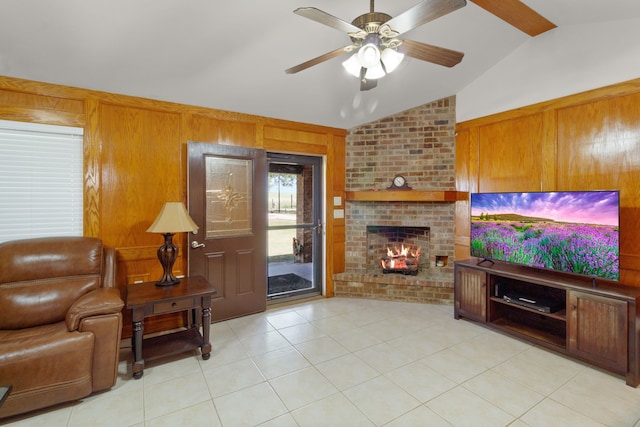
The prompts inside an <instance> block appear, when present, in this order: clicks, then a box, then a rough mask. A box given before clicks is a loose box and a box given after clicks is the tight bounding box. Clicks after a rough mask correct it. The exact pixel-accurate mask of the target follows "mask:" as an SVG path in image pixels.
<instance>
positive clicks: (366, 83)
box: [360, 67, 378, 92]
mask: <svg viewBox="0 0 640 427" xmlns="http://www.w3.org/2000/svg"><path fill="white" fill-rule="evenodd" d="M365 74H367V69H366V68H364V67H362V68H361V69H360V91H361V92H363V91H365V90H371V89H373V88H374V87H376V86H378V80H376V79H369V80H367V79H365V78H364V76H365Z"/></svg>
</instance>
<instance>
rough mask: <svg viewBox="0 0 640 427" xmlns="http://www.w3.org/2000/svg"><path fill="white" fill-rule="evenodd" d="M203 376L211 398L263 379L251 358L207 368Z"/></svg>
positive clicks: (257, 382)
mask: <svg viewBox="0 0 640 427" xmlns="http://www.w3.org/2000/svg"><path fill="white" fill-rule="evenodd" d="M204 377H205V380H206V381H207V385H208V387H209V393H210V394H211V397H213V398H216V397H218V396H223V395H225V394H229V393H233V392H234V391H238V390H241V389H243V388H245V387H249V386H252V385H255V384H259V383H261V382H264V381H265V377H264V376H263V375H262V372H260V370H259V369H258V367H257V366H256V365H255V363H254V362H253V360H251V359H242V360H239V361H238V362H235V363H229V364H228V365H223V366H219V367H217V368H214V369H208V370H207V371H206V372H205V375H204Z"/></svg>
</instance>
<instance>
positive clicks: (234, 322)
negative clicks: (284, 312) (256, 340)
mask: <svg viewBox="0 0 640 427" xmlns="http://www.w3.org/2000/svg"><path fill="white" fill-rule="evenodd" d="M227 323H228V324H229V327H230V328H231V329H232V330H233V332H234V333H235V334H236V336H237V337H238V338H239V339H242V338H246V337H249V336H251V335H257V334H264V333H265V332H270V331H274V330H275V328H274V327H273V326H271V324H270V323H269V322H267V319H265V318H264V313H259V314H252V315H250V316H244V317H238V318H236V319H231V320H227Z"/></svg>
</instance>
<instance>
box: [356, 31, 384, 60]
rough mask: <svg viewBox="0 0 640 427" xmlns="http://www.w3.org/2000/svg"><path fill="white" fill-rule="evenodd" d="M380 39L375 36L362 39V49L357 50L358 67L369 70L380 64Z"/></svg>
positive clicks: (370, 35)
mask: <svg viewBox="0 0 640 427" xmlns="http://www.w3.org/2000/svg"><path fill="white" fill-rule="evenodd" d="M379 46H380V37H378V36H377V35H376V34H369V35H368V36H367V38H365V39H364V42H363V43H362V47H361V48H360V49H359V50H358V59H359V60H360V65H362V66H363V67H365V68H370V67H373V66H375V65H376V64H378V63H380V47H379Z"/></svg>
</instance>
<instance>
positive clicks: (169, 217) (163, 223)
mask: <svg viewBox="0 0 640 427" xmlns="http://www.w3.org/2000/svg"><path fill="white" fill-rule="evenodd" d="M197 230H198V225H197V224H196V223H195V222H194V221H193V220H192V219H191V217H190V216H189V213H188V212H187V209H186V208H185V207H184V203H182V202H166V203H165V204H164V206H162V210H161V211H160V213H159V214H158V217H157V218H156V220H155V221H154V222H153V224H151V227H149V228H148V229H147V232H148V233H180V232H185V231H197Z"/></svg>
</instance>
